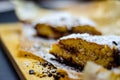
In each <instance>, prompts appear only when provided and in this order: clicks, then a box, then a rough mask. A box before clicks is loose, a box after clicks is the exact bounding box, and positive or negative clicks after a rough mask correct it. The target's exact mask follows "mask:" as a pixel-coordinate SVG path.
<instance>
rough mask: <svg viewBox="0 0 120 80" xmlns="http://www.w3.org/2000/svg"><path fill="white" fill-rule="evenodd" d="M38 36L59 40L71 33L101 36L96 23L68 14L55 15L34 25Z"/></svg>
mask: <svg viewBox="0 0 120 80" xmlns="http://www.w3.org/2000/svg"><path fill="white" fill-rule="evenodd" d="M34 26H35V30H36V32H37V35H38V36H42V37H46V38H53V39H58V38H60V37H62V36H65V35H68V34H71V33H89V34H92V35H101V32H99V31H98V30H97V29H96V28H95V27H94V26H95V23H94V22H93V21H91V20H89V19H86V18H77V17H73V16H72V15H70V14H67V13H59V14H53V15H49V16H46V17H43V18H41V19H40V20H39V21H37V22H35V23H34Z"/></svg>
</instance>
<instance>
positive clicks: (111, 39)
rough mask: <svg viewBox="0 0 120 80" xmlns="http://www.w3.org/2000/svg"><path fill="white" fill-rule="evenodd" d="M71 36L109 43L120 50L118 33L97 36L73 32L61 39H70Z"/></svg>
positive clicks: (104, 43)
mask: <svg viewBox="0 0 120 80" xmlns="http://www.w3.org/2000/svg"><path fill="white" fill-rule="evenodd" d="M69 38H81V39H83V40H86V41H88V42H94V43H97V44H101V45H108V46H109V47H110V48H113V47H114V46H116V47H117V48H118V49H119V50H120V36H116V35H104V36H95V35H89V34H87V33H85V34H71V35H68V36H64V37H62V38H60V40H63V39H69Z"/></svg>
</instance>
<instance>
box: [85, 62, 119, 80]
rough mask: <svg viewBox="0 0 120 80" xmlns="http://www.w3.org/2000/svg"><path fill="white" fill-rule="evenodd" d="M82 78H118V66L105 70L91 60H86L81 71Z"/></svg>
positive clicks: (90, 79)
mask: <svg viewBox="0 0 120 80" xmlns="http://www.w3.org/2000/svg"><path fill="white" fill-rule="evenodd" d="M83 80H120V68H113V69H111V70H107V69H105V68H103V67H102V66H100V65H97V64H95V63H93V62H87V65H86V66H85V69H84V71H83Z"/></svg>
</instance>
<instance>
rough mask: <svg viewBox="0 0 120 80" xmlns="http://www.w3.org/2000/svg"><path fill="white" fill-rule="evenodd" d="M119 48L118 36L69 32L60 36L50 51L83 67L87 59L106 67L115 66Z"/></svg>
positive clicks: (119, 40) (119, 39)
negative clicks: (69, 33)
mask: <svg viewBox="0 0 120 80" xmlns="http://www.w3.org/2000/svg"><path fill="white" fill-rule="evenodd" d="M119 49H120V36H115V35H109V36H95V35H89V34H87V33H85V34H71V35H68V36H64V37H62V38H60V39H59V40H58V41H57V42H56V43H54V44H53V45H52V47H51V49H50V53H51V54H53V55H55V56H56V57H58V58H59V57H60V58H62V59H63V60H65V61H68V62H70V63H72V64H76V65H78V66H81V67H84V66H85V64H86V62H87V61H94V62H95V63H98V64H100V65H102V66H104V67H106V68H111V67H113V66H116V64H117V61H116V59H117V57H116V55H117V54H118V53H119Z"/></svg>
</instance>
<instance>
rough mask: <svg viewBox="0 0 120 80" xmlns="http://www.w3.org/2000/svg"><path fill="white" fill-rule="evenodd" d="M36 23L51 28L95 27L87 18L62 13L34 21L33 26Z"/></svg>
mask: <svg viewBox="0 0 120 80" xmlns="http://www.w3.org/2000/svg"><path fill="white" fill-rule="evenodd" d="M38 23H42V24H48V25H51V26H52V27H57V26H66V27H67V28H68V29H70V28H71V27H74V26H83V25H91V26H95V25H96V24H95V23H94V22H93V21H92V20H90V19H88V18H85V17H81V18H77V17H73V16H72V15H71V14H68V13H64V12H59V13H54V14H52V15H51V14H50V15H48V16H45V17H43V18H41V19H39V20H37V21H35V22H34V25H36V24H38Z"/></svg>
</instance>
